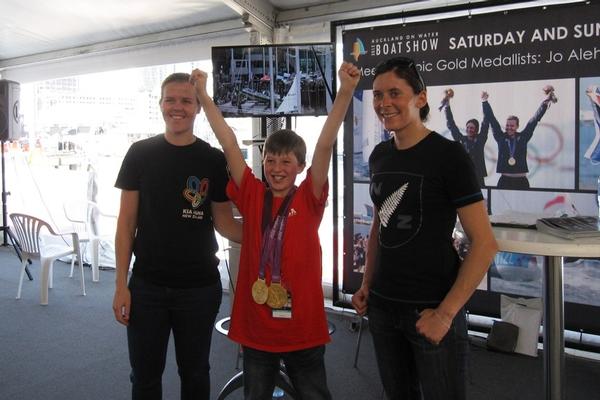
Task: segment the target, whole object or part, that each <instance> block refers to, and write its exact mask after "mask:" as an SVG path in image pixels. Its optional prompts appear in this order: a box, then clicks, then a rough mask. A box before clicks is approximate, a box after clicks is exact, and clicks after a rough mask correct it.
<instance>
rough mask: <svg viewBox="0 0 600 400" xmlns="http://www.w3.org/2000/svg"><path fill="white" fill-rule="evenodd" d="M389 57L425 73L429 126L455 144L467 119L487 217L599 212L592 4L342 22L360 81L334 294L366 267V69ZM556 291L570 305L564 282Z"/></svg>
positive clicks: (598, 80)
mask: <svg viewBox="0 0 600 400" xmlns="http://www.w3.org/2000/svg"><path fill="white" fill-rule="evenodd" d="M395 56H405V57H410V58H412V59H414V60H415V63H416V66H417V68H418V69H419V71H420V72H421V73H422V75H423V78H424V80H425V83H426V84H427V95H428V99H429V105H430V107H431V112H430V116H429V119H428V121H427V122H426V125H427V126H428V127H429V128H430V129H432V130H434V131H437V132H439V133H441V134H442V135H444V136H446V137H447V138H448V139H450V140H459V141H461V139H463V138H464V136H465V135H466V131H465V127H466V124H467V122H468V121H469V120H476V122H477V124H478V125H479V127H478V128H479V129H481V131H480V132H479V135H480V136H479V140H481V141H483V142H484V145H483V146H481V148H480V151H482V152H483V156H482V157H480V159H481V160H482V162H481V163H480V164H481V165H480V170H479V171H478V173H479V174H480V176H481V178H482V187H483V191H484V196H485V197H486V198H487V200H488V204H489V207H490V210H491V211H492V212H494V213H499V212H504V211H506V210H519V211H528V212H540V213H541V212H544V213H547V214H550V215H557V214H559V215H562V214H564V213H567V214H570V213H575V212H577V213H580V214H588V215H590V214H591V215H595V214H596V213H597V205H596V198H595V193H596V182H597V177H598V175H600V117H599V107H600V4H581V3H580V4H570V5H560V6H548V7H544V8H541V7H536V8H535V9H533V8H532V9H520V10H517V9H514V10H510V11H502V12H496V13H488V14H480V15H473V16H472V17H467V16H464V17H460V18H453V19H440V20H431V21H428V22H418V23H407V24H406V23H404V21H396V23H395V24H393V25H386V26H376V27H366V28H362V27H361V28H359V29H347V30H345V31H344V32H343V58H344V60H347V61H351V62H353V63H355V64H356V65H358V66H359V67H360V68H361V71H362V79H361V82H360V87H359V90H358V91H357V93H356V95H355V98H354V104H353V110H352V115H351V116H350V117H349V119H348V120H347V121H346V129H345V136H344V147H345V153H346V155H347V157H346V160H345V164H344V170H345V174H344V176H345V187H347V188H348V187H351V188H353V191H352V193H349V192H348V191H346V193H345V201H344V207H345V208H344V215H346V226H345V227H344V250H345V255H346V256H345V259H344V276H343V291H344V292H346V293H353V292H354V291H356V289H358V287H359V286H360V283H361V280H362V272H363V270H364V263H365V250H366V241H367V238H368V234H369V228H370V224H371V221H372V218H373V207H372V203H371V200H370V196H369V171H368V159H369V155H370V153H371V151H372V150H373V148H374V146H375V145H376V144H377V143H379V142H380V141H382V140H386V139H388V138H389V137H390V134H389V133H388V132H386V131H385V130H384V129H383V127H382V124H381V123H380V121H379V120H378V119H377V117H376V115H375V113H374V111H373V109H372V91H371V88H372V76H373V72H374V67H375V66H376V65H377V64H378V63H379V62H380V61H382V60H384V59H387V58H391V57H395ZM484 97H485V98H486V99H487V104H488V105H489V109H488V110H487V111H486V112H487V113H488V114H487V115H488V118H489V115H490V114H489V113H490V111H489V110H491V113H492V114H493V117H494V120H493V122H492V123H490V126H489V127H488V129H487V131H485V132H484V129H483V125H482V124H481V122H482V120H483V117H484V105H483V104H484V103H483V102H482V99H483V98H484ZM545 104H549V106H546V105H545ZM510 124H517V130H518V131H519V132H522V134H521V135H519V136H520V139H518V140H515V139H512V140H510V139H509V138H508V136H507V135H506V133H505V131H506V130H508V129H510V126H509V125H510ZM525 132H526V134H523V133H525ZM519 141H520V142H519ZM462 142H463V143H465V141H464V140H462ZM465 146H466V145H465ZM519 146H524V147H523V148H524V149H525V150H524V151H525V152H526V162H525V163H524V166H523V165H521V166H519V165H517V166H515V158H516V155H515V152H516V151H518V149H519ZM466 149H467V151H472V150H473V149H472V148H466ZM350 151H352V157H348V155H349V154H350ZM470 154H471V155H472V156H473V159H474V161H475V156H474V154H473V153H470ZM507 172H508V173H513V174H518V175H521V176H525V177H526V178H527V180H528V182H529V185H530V189H529V190H521V189H519V188H517V187H511V186H510V183H509V184H504V183H503V182H501V183H500V184H499V179H500V177H501V176H502V174H503V173H507ZM350 215H352V218H350ZM529 261H531V260H529ZM525 263H526V264H527V261H526V262H525ZM529 264H531V262H530V263H529ZM534 267H535V270H536V271H537V270H538V269H539V265H537V266H534ZM526 270H527V266H526V268H523V271H522V275H520V277H528V276H530V275H536V274H535V273H532V272H531V271H526ZM537 277H538V278H539V275H537ZM519 279H521V278H518V279H517V281H518V280H519ZM523 279H525V280H526V278H523ZM595 279H596V282H597V286H596V287H595V288H593V290H595V291H596V295H595V297H596V298H600V296H598V295H597V294H598V293H597V292H599V291H600V278H598V277H596V278H595ZM490 289H493V288H490ZM501 289H503V290H504V289H505V288H504V287H503V288H501ZM517 291H518V290H517ZM524 292H527V291H526V290H524ZM525 294H526V293H525ZM534 295H535V294H534ZM579 296H581V294H579ZM590 296H591V294H590ZM565 298H566V300H569V288H567V289H566V292H565ZM598 305H600V304H598Z"/></svg>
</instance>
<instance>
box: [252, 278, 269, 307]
mask: <svg viewBox="0 0 600 400" xmlns="http://www.w3.org/2000/svg"><path fill="white" fill-rule="evenodd" d="M268 295H269V288H267V284H266V283H265V280H264V279H260V278H258V279H257V280H256V282H254V283H253V284H252V298H253V299H254V302H255V303H256V304H265V303H266V302H267V297H268Z"/></svg>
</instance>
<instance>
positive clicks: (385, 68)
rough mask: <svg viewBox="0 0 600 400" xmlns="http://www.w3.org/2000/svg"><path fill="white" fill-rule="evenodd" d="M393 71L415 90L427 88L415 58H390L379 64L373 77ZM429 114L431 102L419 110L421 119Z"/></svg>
mask: <svg viewBox="0 0 600 400" xmlns="http://www.w3.org/2000/svg"><path fill="white" fill-rule="evenodd" d="M390 71H393V72H394V73H395V74H396V76H397V77H398V78H401V79H404V80H405V81H406V82H407V83H408V84H409V85H410V87H411V88H412V90H413V92H415V93H421V92H422V91H424V90H427V86H426V85H425V81H424V80H423V77H422V76H421V74H420V73H419V71H418V70H417V65H416V64H415V62H414V60H413V59H411V58H408V57H393V58H388V59H387V60H384V61H382V62H380V63H379V64H377V66H376V67H375V74H374V75H373V79H375V78H377V76H379V75H381V74H384V73H386V72H390ZM428 115H429V103H426V104H425V105H424V106H423V107H421V109H420V110H419V116H420V117H421V121H425V120H426V119H427V116H428Z"/></svg>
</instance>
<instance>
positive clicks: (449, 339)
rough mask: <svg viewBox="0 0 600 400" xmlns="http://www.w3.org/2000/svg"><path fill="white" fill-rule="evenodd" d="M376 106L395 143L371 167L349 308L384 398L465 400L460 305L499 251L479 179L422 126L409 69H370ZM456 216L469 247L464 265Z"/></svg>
mask: <svg viewBox="0 0 600 400" xmlns="http://www.w3.org/2000/svg"><path fill="white" fill-rule="evenodd" d="M373 107H374V109H375V112H376V114H377V116H378V117H379V119H380V120H381V121H382V122H383V124H384V128H385V129H386V130H388V131H391V132H393V137H392V139H390V140H388V141H384V142H382V143H380V144H378V145H377V146H376V147H375V149H374V150H373V152H372V154H371V156H370V158H369V168H370V176H371V184H370V195H371V199H372V200H373V204H374V206H375V213H374V218H373V224H372V226H371V231H370V234H369V241H368V246H367V260H366V268H365V273H364V277H363V282H362V285H361V287H360V289H359V290H358V291H357V292H356V293H355V294H354V296H353V298H352V302H353V305H354V307H355V309H356V310H357V312H358V313H359V314H361V315H364V314H365V313H366V312H367V311H368V314H369V325H370V329H371V333H372V335H373V341H374V345H375V352H376V357H377V363H378V366H379V372H380V375H381V379H382V383H383V386H384V389H385V391H386V394H387V396H388V398H390V399H421V398H424V399H425V400H431V399H440V400H441V399H444V400H448V399H464V398H465V386H466V350H467V345H468V341H467V330H466V321H465V315H464V311H463V306H464V304H465V303H466V302H467V300H468V299H469V297H470V296H471V295H472V293H473V292H474V291H475V288H476V287H477V285H478V284H479V282H480V281H481V279H482V278H483V276H484V275H485V273H486V271H487V269H488V266H489V265H490V262H491V260H492V258H493V256H494V254H495V253H496V251H497V244H496V241H495V239H494V236H493V233H492V230H491V226H490V223H489V220H488V217H487V212H486V207H485V204H484V201H483V197H482V195H481V191H480V189H479V184H478V179H477V176H476V175H475V172H474V170H473V164H472V162H471V160H470V159H469V156H468V154H467V153H466V152H465V150H464V148H463V147H462V146H461V145H460V143H457V142H454V141H450V140H448V139H445V138H444V137H442V136H441V135H439V134H438V133H436V132H432V131H430V130H429V129H427V128H426V127H425V126H424V124H423V121H424V120H425V119H426V118H427V115H428V113H429V105H428V104H427V92H426V87H425V84H424V82H423V79H422V78H421V76H420V74H419V72H418V71H417V69H416V66H415V63H414V62H413V60H411V59H407V58H404V57H397V58H393V59H390V60H387V61H385V62H383V63H381V64H379V65H378V66H377V67H376V69H375V76H374V81H373ZM457 215H458V217H459V219H460V222H461V224H462V226H463V228H464V230H465V233H466V234H467V236H468V238H469V239H470V241H471V249H470V251H469V253H468V254H467V255H466V257H465V259H464V261H463V262H462V263H461V262H460V261H459V258H458V255H457V253H456V250H455V249H454V247H453V244H452V243H453V242H452V230H453V229H454V225H455V223H456V217H457ZM421 396H423V397H421Z"/></svg>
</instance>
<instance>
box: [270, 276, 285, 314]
mask: <svg viewBox="0 0 600 400" xmlns="http://www.w3.org/2000/svg"><path fill="white" fill-rule="evenodd" d="M285 303H287V290H285V288H284V287H283V286H281V284H280V283H277V282H275V283H273V282H271V286H269V295H268V296H267V305H268V306H269V307H271V308H281V307H283V306H285Z"/></svg>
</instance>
